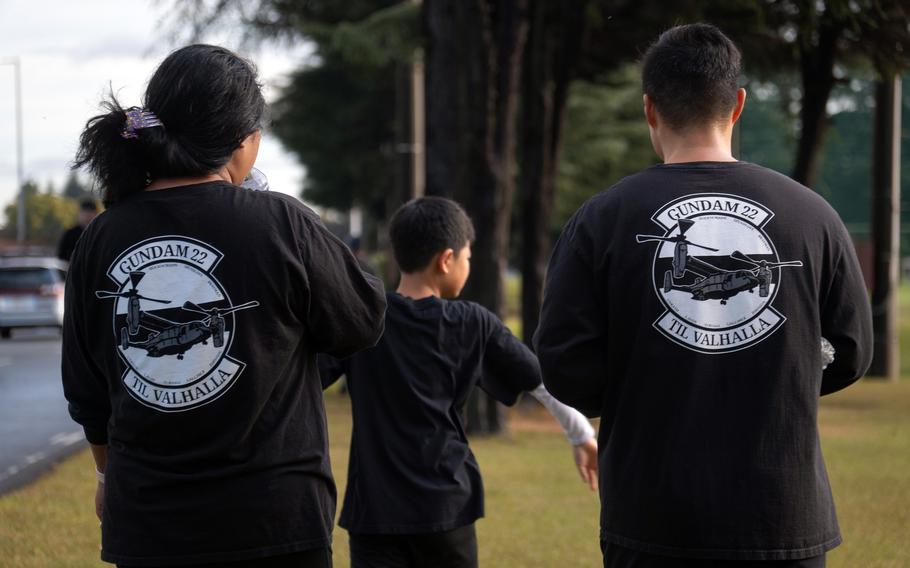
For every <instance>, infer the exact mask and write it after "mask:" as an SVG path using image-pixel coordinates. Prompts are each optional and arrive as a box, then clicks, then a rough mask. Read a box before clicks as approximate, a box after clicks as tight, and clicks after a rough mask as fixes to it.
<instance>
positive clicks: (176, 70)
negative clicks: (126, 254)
mask: <svg viewBox="0 0 910 568" xmlns="http://www.w3.org/2000/svg"><path fill="white" fill-rule="evenodd" d="M144 105H145V108H146V109H147V110H149V111H151V112H153V113H154V114H155V115H156V116H157V117H158V118H159V119H160V120H161V123H162V124H163V126H159V127H154V128H143V129H141V130H137V131H136V137H135V138H124V137H123V136H122V135H121V133H122V132H123V130H124V126H126V114H125V110H127V109H124V108H123V107H121V106H120V103H119V102H117V99H116V98H115V97H114V95H113V93H111V95H110V99H109V100H107V101H104V102H103V103H102V107H103V108H104V110H106V111H107V112H106V113H104V114H100V115H98V116H95V117H93V118H91V119H89V121H88V122H87V123H86V125H85V130H83V132H82V136H81V137H80V139H79V150H78V152H77V153H76V159H75V161H74V162H73V168H74V169H75V168H79V167H82V166H86V167H87V168H88V170H89V171H90V172H91V173H92V174H93V175H94V177H95V179H96V180H97V182H98V184H99V185H100V186H101V191H102V197H103V201H104V203H105V205H110V204H112V203H115V202H117V201H120V200H122V199H124V198H125V197H127V196H129V195H131V194H133V193H138V192H140V191H142V190H143V189H145V187H146V186H147V185H148V183H149V181H151V180H155V179H159V178H163V177H193V176H201V175H206V174H210V173H212V172H215V171H218V169H220V168H221V167H222V166H224V164H226V163H227V162H228V161H229V160H230V158H231V155H232V154H233V153H234V150H236V149H237V148H238V147H239V146H240V143H241V142H243V140H244V139H245V138H246V137H247V136H249V135H250V134H252V133H253V132H255V131H257V130H259V129H260V128H261V125H262V120H263V115H264V113H265V99H263V97H262V92H261V89H260V85H259V83H258V81H257V78H256V69H255V68H254V67H253V65H252V64H251V63H250V62H249V61H247V60H245V59H243V58H241V57H239V56H238V55H236V54H234V53H233V52H231V51H230V50H228V49H225V48H223V47H218V46H214V45H202V44H199V45H190V46H187V47H184V48H181V49H178V50H177V51H175V52H173V53H171V54H170V55H169V56H167V58H165V60H164V61H162V62H161V65H159V66H158V69H157V70H156V71H155V74H154V75H152V78H151V79H150V80H149V84H148V88H147V89H146V91H145V103H144Z"/></svg>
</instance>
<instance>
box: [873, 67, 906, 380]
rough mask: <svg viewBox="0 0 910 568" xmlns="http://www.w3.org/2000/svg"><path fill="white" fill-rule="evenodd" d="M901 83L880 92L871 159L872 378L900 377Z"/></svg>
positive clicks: (887, 83) (886, 84)
mask: <svg viewBox="0 0 910 568" xmlns="http://www.w3.org/2000/svg"><path fill="white" fill-rule="evenodd" d="M900 125H901V81H900V78H899V77H897V76H895V75H893V74H892V75H890V76H889V77H886V78H884V79H883V80H881V81H880V82H879V83H878V85H877V86H876V90H875V134H874V136H875V141H874V144H873V155H872V240H873V246H874V257H873V258H874V259H875V260H874V264H873V275H874V276H873V286H872V330H873V332H874V349H873V356H872V366H871V367H870V368H869V374H870V375H873V376H876V377H882V378H886V379H889V380H892V381H897V380H899V378H900V341H899V337H898V330H897V318H898V305H897V288H898V280H899V264H900V254H899V253H900V155H901V150H900V140H901V126H900Z"/></svg>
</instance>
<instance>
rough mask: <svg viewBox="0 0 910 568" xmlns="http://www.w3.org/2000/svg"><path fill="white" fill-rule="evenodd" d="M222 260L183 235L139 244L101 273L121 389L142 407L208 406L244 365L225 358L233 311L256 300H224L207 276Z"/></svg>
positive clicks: (230, 339)
mask: <svg viewBox="0 0 910 568" xmlns="http://www.w3.org/2000/svg"><path fill="white" fill-rule="evenodd" d="M222 258H223V255H222V254H221V253H220V252H218V251H217V250H215V249H214V248H213V247H211V246H209V245H207V244H205V243H202V242H200V241H197V240H195V239H191V238H189V237H182V236H166V237H157V238H153V239H148V240H146V241H142V242H141V243H138V244H136V245H134V246H133V247H131V248H130V249H129V250H127V251H126V252H124V253H123V254H121V255H120V256H119V257H118V258H117V260H115V261H114V262H113V263H112V264H111V267H110V269H109V270H108V276H109V277H110V278H111V280H113V281H114V283H115V284H116V285H117V290H115V291H109V290H98V291H96V292H95V296H96V297H97V298H99V299H102V300H110V299H113V300H114V318H113V320H114V335H115V337H116V340H117V354H118V355H119V356H120V358H121V359H122V360H123V361H124V363H126V366H127V369H126V371H125V372H124V374H123V377H122V380H123V384H124V385H125V386H126V388H127V391H128V392H129V393H130V394H131V395H132V396H133V397H134V398H135V399H136V400H138V401H139V402H141V403H142V404H144V405H146V406H150V407H152V408H155V409H158V410H161V411H164V412H179V411H184V410H189V409H192V408H196V407H198V406H201V405H203V404H207V403H209V402H212V401H213V400H215V399H216V398H218V397H219V396H221V395H222V394H224V393H225V392H226V391H227V390H228V389H229V388H230V387H231V386H232V385H233V384H234V383H235V381H236V380H237V378H238V377H239V376H240V374H241V373H242V372H243V369H244V368H245V366H246V365H245V364H244V363H243V362H241V361H238V360H236V359H234V358H232V357H230V355H229V353H230V348H231V344H232V342H233V339H234V334H235V333H236V331H237V329H236V326H235V316H234V314H235V313H237V312H240V311H243V310H248V309H251V308H255V307H257V306H258V305H259V302H258V301H255V300H253V301H247V302H244V303H242V304H234V303H232V302H231V299H230V297H229V296H228V293H227V291H226V290H225V289H224V287H223V286H222V285H221V283H220V282H218V280H217V279H216V278H215V277H214V276H213V274H212V272H213V271H214V269H215V267H216V266H217V265H218V263H219V262H220V261H221V259H222Z"/></svg>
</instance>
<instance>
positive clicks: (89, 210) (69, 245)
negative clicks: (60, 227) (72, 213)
mask: <svg viewBox="0 0 910 568" xmlns="http://www.w3.org/2000/svg"><path fill="white" fill-rule="evenodd" d="M97 216H98V204H97V203H96V202H95V200H94V199H84V200H82V201H81V202H80V203H79V217H78V221H77V224H76V225H75V226H74V227H70V228H69V229H67V230H65V231H64V232H63V235H61V236H60V242H59V243H58V244H57V258H59V259H60V260H62V261H64V262H69V261H70V257H72V256H73V249H75V248H76V243H77V242H78V241H79V237H81V236H82V231H84V230H85V228H86V227H88V224H89V223H91V222H92V219H94V218H95V217H97Z"/></svg>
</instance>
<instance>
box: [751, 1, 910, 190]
mask: <svg viewBox="0 0 910 568" xmlns="http://www.w3.org/2000/svg"><path fill="white" fill-rule="evenodd" d="M761 6H762V8H763V10H764V14H765V17H766V18H767V22H768V25H769V26H770V28H771V29H772V30H774V31H775V32H776V37H775V38H772V39H773V41H771V42H769V43H767V44H766V45H765V47H764V49H761V48H760V49H759V50H756V51H755V52H751V53H749V54H748V55H749V56H750V57H751V58H753V59H755V60H761V59H765V60H768V58H769V56H771V57H773V60H777V61H776V62H778V63H783V64H784V65H787V64H788V63H789V64H791V65H792V67H793V68H795V69H796V70H797V71H798V72H799V75H800V78H801V85H802V96H801V99H800V110H799V123H800V133H799V138H798V140H797V145H796V160H795V163H794V166H793V173H792V177H793V178H794V179H795V180H797V181H799V182H801V183H803V184H805V185H808V186H810V187H812V186H814V185H815V182H816V180H817V179H818V171H819V157H820V155H821V148H822V144H823V143H824V137H825V134H826V132H827V130H828V128H829V126H830V120H829V116H828V111H827V107H828V101H829V99H830V97H831V92H832V90H833V89H834V86H835V85H836V84H837V83H838V82H841V81H843V80H844V79H845V77H846V73H847V71H846V69H848V68H849V67H856V65H857V63H858V62H859V61H862V60H865V61H867V62H868V61H869V60H870V59H871V60H873V61H876V60H879V61H880V60H885V59H887V60H889V61H890V62H891V63H892V64H897V65H899V66H901V67H904V66H906V63H907V60H908V56H910V27H908V25H907V22H908V18H910V7H908V6H907V4H906V2H905V1H904V0H823V1H814V0H766V1H765V2H763V3H762V4H761ZM775 44H777V45H776V46H775ZM780 53H789V61H788V60H786V59H785V60H783V61H779V60H778V54H780Z"/></svg>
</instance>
